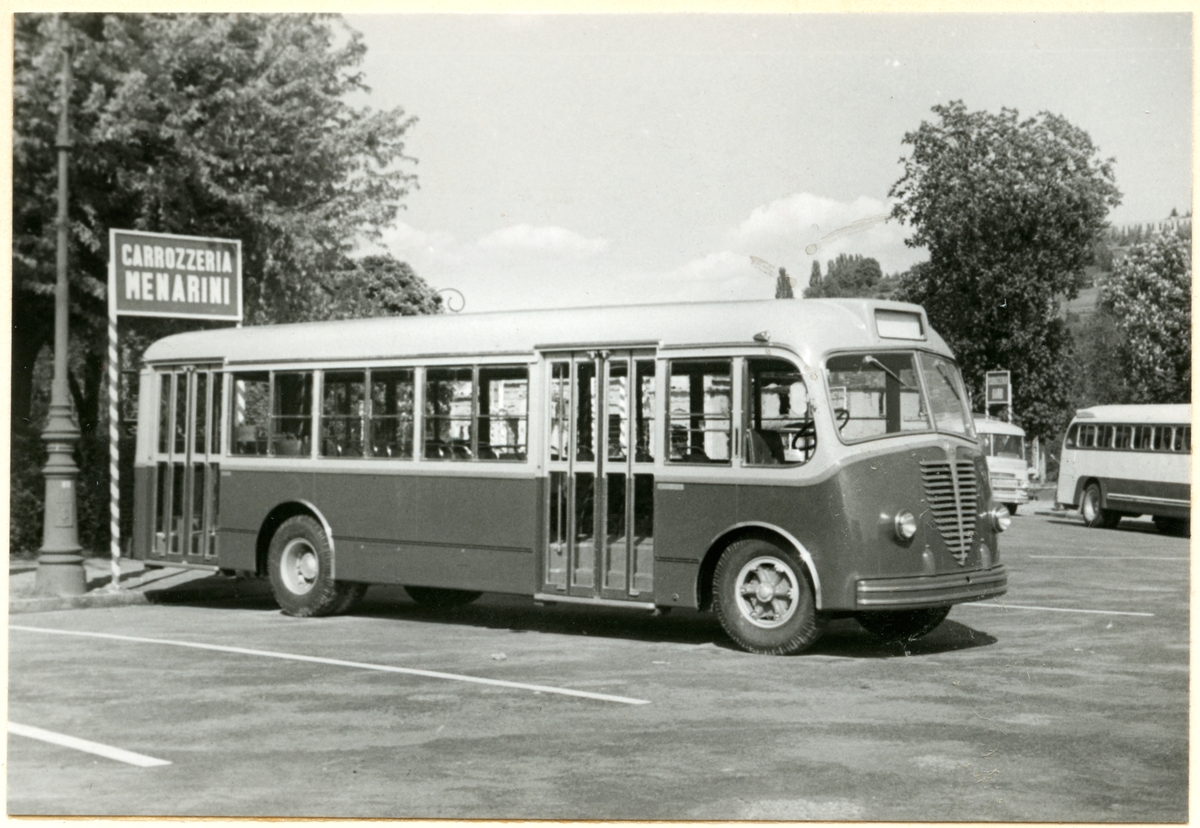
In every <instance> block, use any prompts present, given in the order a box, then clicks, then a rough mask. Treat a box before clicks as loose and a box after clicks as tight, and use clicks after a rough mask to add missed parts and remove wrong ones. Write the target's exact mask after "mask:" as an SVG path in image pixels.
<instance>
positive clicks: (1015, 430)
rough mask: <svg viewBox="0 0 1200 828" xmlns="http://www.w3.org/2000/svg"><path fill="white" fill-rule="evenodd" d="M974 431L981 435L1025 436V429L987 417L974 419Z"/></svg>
mask: <svg viewBox="0 0 1200 828" xmlns="http://www.w3.org/2000/svg"><path fill="white" fill-rule="evenodd" d="M975 430H976V431H977V432H979V433H981V434H1017V435H1020V436H1021V437H1024V436H1025V429H1023V428H1021V427H1020V426H1017V425H1013V424H1012V423H1006V422H1004V420H992V419H989V418H987V417H976V418H975Z"/></svg>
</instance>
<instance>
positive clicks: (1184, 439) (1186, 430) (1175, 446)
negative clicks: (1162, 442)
mask: <svg viewBox="0 0 1200 828" xmlns="http://www.w3.org/2000/svg"><path fill="white" fill-rule="evenodd" d="M1191 448H1192V429H1191V427H1182V426H1181V427H1177V428H1176V429H1175V439H1174V440H1173V441H1172V442H1171V451H1190V450H1191Z"/></svg>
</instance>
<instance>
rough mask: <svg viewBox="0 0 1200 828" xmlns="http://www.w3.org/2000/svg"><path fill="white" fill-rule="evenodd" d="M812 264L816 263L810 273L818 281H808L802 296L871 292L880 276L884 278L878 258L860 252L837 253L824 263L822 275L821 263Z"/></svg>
mask: <svg viewBox="0 0 1200 828" xmlns="http://www.w3.org/2000/svg"><path fill="white" fill-rule="evenodd" d="M813 264H814V265H816V269H814V271H813V276H814V277H815V278H816V279H817V282H816V283H815V284H814V283H813V282H812V281H811V280H810V281H809V287H808V288H807V289H806V290H805V291H804V298H805V299H818V298H821V297H837V296H873V295H874V293H875V289H876V287H877V286H878V285H879V282H880V280H881V279H883V270H882V269H881V268H880V267H879V262H878V261H876V260H875V259H871V258H868V257H865V256H863V255H862V254H861V253H856V254H854V255H847V254H845V253H841V254H839V255H838V257H837V258H836V259H832V260H831V261H830V262H829V263H828V264H827V265H826V268H825V278H823V279H822V278H821V277H820V275H819V274H820V265H819V264H817V263H816V262H813Z"/></svg>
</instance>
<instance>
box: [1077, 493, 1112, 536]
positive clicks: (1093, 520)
mask: <svg viewBox="0 0 1200 828" xmlns="http://www.w3.org/2000/svg"><path fill="white" fill-rule="evenodd" d="M1079 515H1080V517H1082V518H1083V522H1084V524H1085V525H1087V526H1089V527H1091V528H1092V529H1112V528H1113V527H1115V526H1116V525H1117V524H1118V523H1120V522H1121V513H1120V512H1114V511H1112V510H1111V509H1102V508H1100V484H1099V483H1089V484H1088V486H1087V488H1086V489H1084V490H1083V503H1081V504H1079Z"/></svg>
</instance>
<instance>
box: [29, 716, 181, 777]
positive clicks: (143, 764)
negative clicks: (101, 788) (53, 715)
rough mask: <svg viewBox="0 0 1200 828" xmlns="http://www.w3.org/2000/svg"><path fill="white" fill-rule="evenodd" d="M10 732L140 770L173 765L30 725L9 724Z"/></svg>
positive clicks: (164, 760)
mask: <svg viewBox="0 0 1200 828" xmlns="http://www.w3.org/2000/svg"><path fill="white" fill-rule="evenodd" d="M8 732H9V733H12V734H14V735H17V736H25V737H26V738H29V739H37V740H38V741H39V742H49V743H50V744H52V745H59V746H60V747H69V748H75V750H82V751H83V752H84V753H94V754H96V755H97V756H103V757H105V758H106V759H116V760H117V761H118V762H125V763H126V764H128V765H137V766H138V767H139V768H156V767H158V766H159V765H169V764H171V763H170V762H168V761H167V760H166V759H155V758H154V757H153V756H144V755H142V754H140V753H134V752H133V751H131V750H121V748H115V747H112V746H111V745H102V744H100V743H99V742H89V741H88V740H87V739H78V738H76V737H74V736H66V735H63V734H62V733H55V732H53V731H51V730H42V729H41V728H40V727H30V726H29V725H23V724H17V723H16V722H9V723H8Z"/></svg>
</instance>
